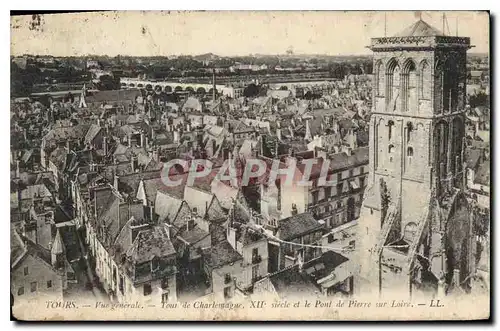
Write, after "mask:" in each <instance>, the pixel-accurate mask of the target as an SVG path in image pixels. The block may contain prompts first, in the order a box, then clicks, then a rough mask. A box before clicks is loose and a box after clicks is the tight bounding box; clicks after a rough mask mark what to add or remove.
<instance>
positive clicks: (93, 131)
mask: <svg viewBox="0 0 500 331" xmlns="http://www.w3.org/2000/svg"><path fill="white" fill-rule="evenodd" d="M101 130H102V128H101V127H100V126H99V125H96V124H92V125H91V126H90V128H89V130H88V131H87V134H86V135H85V139H84V141H85V143H86V144H89V143H91V142H92V141H93V140H94V138H95V137H96V136H97V134H98V133H99V132H100V131H101Z"/></svg>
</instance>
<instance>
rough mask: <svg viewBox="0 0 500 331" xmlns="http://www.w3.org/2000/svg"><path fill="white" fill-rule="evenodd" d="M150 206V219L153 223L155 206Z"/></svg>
mask: <svg viewBox="0 0 500 331" xmlns="http://www.w3.org/2000/svg"><path fill="white" fill-rule="evenodd" d="M148 207H149V219H150V220H151V223H153V222H154V219H155V207H154V206H153V205H152V204H150V205H149V206H148Z"/></svg>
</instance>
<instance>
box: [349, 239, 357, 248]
mask: <svg viewBox="0 0 500 331" xmlns="http://www.w3.org/2000/svg"><path fill="white" fill-rule="evenodd" d="M349 246H351V247H352V248H356V240H351V241H349Z"/></svg>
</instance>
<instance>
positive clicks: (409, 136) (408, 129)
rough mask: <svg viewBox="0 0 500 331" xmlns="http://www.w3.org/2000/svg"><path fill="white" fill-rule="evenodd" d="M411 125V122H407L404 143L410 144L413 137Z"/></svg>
mask: <svg viewBox="0 0 500 331" xmlns="http://www.w3.org/2000/svg"><path fill="white" fill-rule="evenodd" d="M413 130H414V129H413V124H412V123H411V122H408V123H407V124H406V141H407V142H411V140H412V135H413Z"/></svg>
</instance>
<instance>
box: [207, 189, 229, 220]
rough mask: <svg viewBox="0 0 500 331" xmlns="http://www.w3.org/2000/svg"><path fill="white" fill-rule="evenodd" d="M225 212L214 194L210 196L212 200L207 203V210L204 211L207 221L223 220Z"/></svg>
mask: <svg viewBox="0 0 500 331" xmlns="http://www.w3.org/2000/svg"><path fill="white" fill-rule="evenodd" d="M226 215H227V214H226V213H225V211H224V209H222V206H221V204H220V202H219V199H217V197H216V196H215V195H213V196H212V201H210V204H209V205H208V208H207V211H206V213H205V219H207V220H209V221H221V220H225V218H226Z"/></svg>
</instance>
